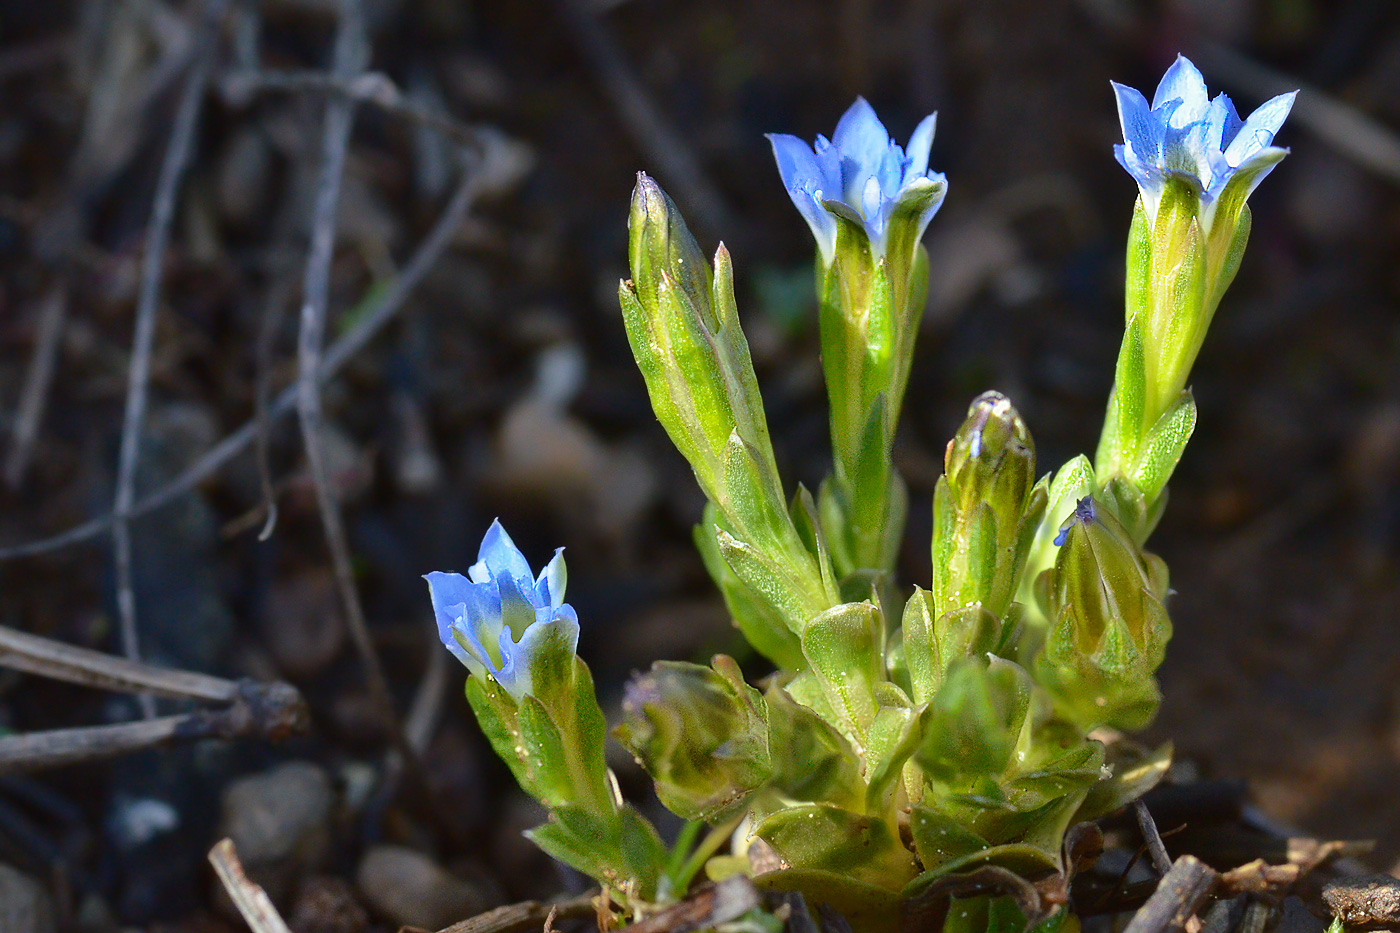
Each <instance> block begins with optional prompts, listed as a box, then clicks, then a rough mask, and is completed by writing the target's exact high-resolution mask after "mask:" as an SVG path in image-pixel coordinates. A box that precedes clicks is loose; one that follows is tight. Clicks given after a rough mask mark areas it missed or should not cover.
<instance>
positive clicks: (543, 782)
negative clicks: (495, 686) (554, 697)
mask: <svg viewBox="0 0 1400 933" xmlns="http://www.w3.org/2000/svg"><path fill="white" fill-rule="evenodd" d="M473 679H474V678H473ZM518 722H519V729H520V750H521V754H522V755H523V756H525V757H527V758H529V760H530V763H531V774H532V776H533V780H532V786H530V787H526V788H525V789H526V790H527V791H528V792H529V793H530V795H531V796H532V797H534V798H535V799H536V800H538V801H539V802H540V803H542V804H544V805H545V806H546V807H549V808H551V809H554V808H556V807H563V806H567V805H569V804H571V803H573V802H574V801H573V796H574V793H573V792H574V790H575V788H574V780H573V773H572V771H571V765H570V762H569V751H570V750H569V749H566V748H565V747H564V739H563V737H562V736H561V735H560V734H559V728H558V727H557V726H556V725H555V724H554V720H552V719H550V717H549V713H548V712H546V711H545V708H544V707H543V706H542V705H541V704H540V701H539V700H537V699H535V698H534V697H532V696H526V697H523V698H522V699H521V701H520V717H519V720H518ZM521 786H522V787H524V786H525V785H524V784H522V785H521Z"/></svg>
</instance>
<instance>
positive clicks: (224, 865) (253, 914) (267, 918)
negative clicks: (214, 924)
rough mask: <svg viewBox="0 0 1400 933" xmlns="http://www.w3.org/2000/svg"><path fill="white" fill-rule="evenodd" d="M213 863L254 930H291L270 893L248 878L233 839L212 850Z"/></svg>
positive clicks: (268, 932) (270, 932)
mask: <svg viewBox="0 0 1400 933" xmlns="http://www.w3.org/2000/svg"><path fill="white" fill-rule="evenodd" d="M209 863H210V864H211V865H213V866H214V873H215V874H216V875H218V876H219V881H220V882H222V883H223V886H224V890H225V891H227V892H228V896H229V899H230V900H232V901H233V903H234V906H235V907H237V908H238V912H239V913H240V914H242V915H243V919H244V920H246V921H248V926H249V927H250V928H251V929H252V931H253V933H291V930H290V929H288V927H287V924H286V922H285V921H284V920H283V919H282V915H281V914H279V913H278V912H277V908H276V907H275V906H273V904H272V899H271V898H270V897H268V896H267V892H266V891H264V890H263V889H262V888H261V887H259V886H258V885H257V884H255V883H253V881H252V880H250V879H249V878H248V874H247V872H245V871H244V870H243V863H242V862H241V861H239V859H238V852H237V851H236V850H235V849H234V847H233V840H232V839H221V840H219V842H218V843H217V844H216V845H215V846H214V848H212V849H210V850H209Z"/></svg>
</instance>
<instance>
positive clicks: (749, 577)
mask: <svg viewBox="0 0 1400 933" xmlns="http://www.w3.org/2000/svg"><path fill="white" fill-rule="evenodd" d="M715 540H716V542H717V543H718V545H719V553H720V556H721V557H723V558H724V562H725V563H726V564H728V565H729V568H730V569H731V570H733V571H734V575H735V576H736V577H738V579H739V580H740V582H742V583H743V584H744V585H745V586H746V587H748V588H749V589H750V590H751V591H752V592H753V593H754V594H756V595H757V596H758V597H759V598H760V599H761V600H763V601H764V602H765V603H767V604H768V605H770V606H772V607H773V608H774V609H776V610H777V611H778V612H780V613H782V617H783V622H784V624H785V625H786V626H787V627H788V629H789V630H791V631H792V632H794V633H796V634H798V635H799V636H800V635H801V633H802V630H803V628H804V627H805V626H806V625H807V622H808V620H809V619H811V618H812V617H813V616H815V615H817V614H818V613H819V612H821V611H822V609H823V608H824V607H823V606H822V605H821V603H820V602H819V601H817V600H815V599H810V598H808V596H807V594H806V593H804V589H805V587H803V585H802V584H803V581H802V580H801V579H800V578H799V577H798V574H797V573H795V572H794V571H793V569H792V567H791V565H789V564H786V563H784V562H782V561H780V560H776V559H774V558H773V557H770V556H769V555H768V554H767V553H765V552H764V551H762V550H760V549H759V548H756V547H753V546H751V545H749V544H746V543H744V542H742V541H740V540H738V539H737V538H735V537H734V536H733V535H731V534H730V533H729V532H727V531H725V530H724V529H723V528H721V529H719V530H718V531H717V532H716V534H715Z"/></svg>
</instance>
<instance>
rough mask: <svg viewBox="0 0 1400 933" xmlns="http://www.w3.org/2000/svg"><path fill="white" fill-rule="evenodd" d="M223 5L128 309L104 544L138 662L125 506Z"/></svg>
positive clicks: (125, 634)
mask: <svg viewBox="0 0 1400 933" xmlns="http://www.w3.org/2000/svg"><path fill="white" fill-rule="evenodd" d="M228 2H229V0H207V2H206V3H205V4H204V11H203V22H202V23H201V24H200V29H199V38H198V40H197V41H196V43H195V49H194V56H193V60H192V61H191V64H190V73H189V77H188V78H187V79H186V82H185V88H184V91H183V92H182V93H181V95H180V104H179V107H178V109H177V110H176V113H175V121H174V125H173V126H172V127H171V130H170V142H169V144H168V146H167V148H166V151H165V160H164V162H163V163H162V164H161V169H160V178H159V179H158V181H157V182H156V195H155V203H154V206H153V207H152V209H151V224H150V228H149V230H148V231H147V235H146V251H145V255H144V256H143V257H142V262H141V291H140V296H139V298H138V300H137V304H136V331H135V336H133V338H132V347H131V366H130V369H129V370H128V381H127V393H126V409H125V412H124V415H123V418H122V445H121V457H120V460H119V462H118V464H117V491H116V497H115V503H114V504H113V507H112V514H113V519H114V520H113V523H112V543H113V547H114V552H115V564H116V576H117V611H118V614H119V617H120V623H121V642H122V653H124V654H125V655H126V656H127V657H128V658H131V659H132V660H136V659H137V658H139V657H140V654H141V652H140V639H139V636H138V633H137V626H136V593H135V590H134V588H133V586H132V580H131V557H132V554H131V506H132V503H133V501H134V500H135V498H136V465H137V461H138V460H139V459H140V455H141V432H142V428H143V425H144V424H145V421H146V398H147V389H148V388H149V383H150V375H151V344H152V342H153V341H154V338H155V326H156V310H157V308H158V306H159V303H160V286H161V278H162V269H163V266H164V261H165V246H166V243H167V242H168V241H169V239H170V225H171V222H172V221H173V219H174V217H175V199H176V195H177V194H178V193H179V190H180V182H181V180H182V179H183V178H184V175H185V167H186V166H187V165H188V163H189V158H190V150H191V149H192V147H193V142H194V130H195V127H196V126H197V125H198V123H199V112H200V109H201V105H202V104H203V102H204V92H205V89H206V88H207V87H208V84H209V77H210V74H211V73H212V70H213V55H212V54H211V53H212V47H213V44H214V41H215V39H216V38H217V36H218V25H219V23H220V22H221V21H222V19H223V14H224V11H225V10H226V9H227V7H228ZM141 710H142V712H143V713H144V714H145V716H146V718H147V719H151V718H153V717H154V716H155V704H154V703H153V702H152V700H151V699H150V697H149V696H143V697H142V703H141Z"/></svg>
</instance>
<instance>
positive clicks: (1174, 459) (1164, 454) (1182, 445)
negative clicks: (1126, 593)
mask: <svg viewBox="0 0 1400 933" xmlns="http://www.w3.org/2000/svg"><path fill="white" fill-rule="evenodd" d="M1195 430H1196V400H1195V399H1194V398H1193V397H1192V395H1191V390H1190V389H1184V390H1182V393H1181V395H1180V396H1179V397H1178V398H1177V400H1176V402H1175V403H1174V404H1173V405H1172V406H1171V407H1170V408H1168V409H1167V410H1166V411H1165V412H1163V413H1162V416H1161V417H1160V418H1158V419H1157V423H1156V424H1154V425H1153V426H1152V430H1150V431H1148V432H1147V437H1146V438H1144V439H1143V443H1142V446H1141V447H1140V448H1139V450H1138V454H1137V457H1136V460H1135V462H1134V463H1133V464H1132V472H1131V473H1129V475H1128V479H1129V480H1131V481H1132V482H1133V484H1134V485H1135V486H1137V488H1138V489H1139V490H1141V491H1142V494H1143V495H1144V496H1145V497H1146V498H1147V499H1148V501H1149V502H1151V501H1153V500H1155V499H1156V498H1157V497H1158V496H1160V495H1161V493H1162V491H1163V490H1164V489H1165V488H1166V485H1167V480H1168V479H1170V478H1171V475H1172V471H1173V470H1175V469H1176V465H1177V463H1178V462H1179V461H1180V460H1181V455H1182V453H1183V452H1184V451H1185V450H1186V442H1187V441H1189V440H1191V434H1192V432H1193V431H1195ZM1144 540H1145V539H1144Z"/></svg>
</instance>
